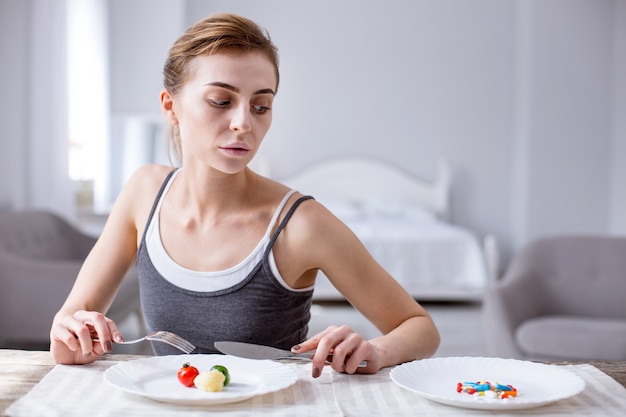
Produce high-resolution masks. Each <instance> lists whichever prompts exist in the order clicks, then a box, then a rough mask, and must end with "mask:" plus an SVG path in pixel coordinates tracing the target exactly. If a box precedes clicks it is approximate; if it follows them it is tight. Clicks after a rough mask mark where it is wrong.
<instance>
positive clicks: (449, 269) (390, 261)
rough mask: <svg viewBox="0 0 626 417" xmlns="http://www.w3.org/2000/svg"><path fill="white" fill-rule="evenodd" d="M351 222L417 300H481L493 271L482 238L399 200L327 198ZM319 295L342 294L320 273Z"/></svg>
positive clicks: (326, 203)
mask: <svg viewBox="0 0 626 417" xmlns="http://www.w3.org/2000/svg"><path fill="white" fill-rule="evenodd" d="M321 203H322V204H324V205H325V206H326V207H327V208H328V209H329V210H331V211H332V212H333V213H335V215H336V216H337V217H339V218H340V219H341V220H343V221H344V223H346V225H348V227H350V228H351V229H352V231H353V232H354V233H355V234H356V235H357V236H358V237H359V238H360V240H361V241H362V242H363V244H364V245H365V246H366V247H367V249H368V250H369V251H370V253H371V254H372V256H373V257H374V258H375V259H376V260H377V261H378V262H379V263H380V264H381V265H382V266H383V267H384V268H385V269H386V270H387V271H388V272H389V273H390V274H391V275H392V276H393V277H394V278H395V279H396V280H398V281H399V282H400V283H401V284H402V286H403V287H404V288H405V289H406V290H407V291H408V292H409V293H410V294H411V295H413V296H414V297H415V298H417V299H422V300H430V299H441V300H461V299H463V300H465V299H467V300H472V299H478V298H480V295H481V293H482V290H483V289H484V288H485V286H486V285H487V283H488V274H487V270H486V265H485V261H484V257H483V253H482V250H481V246H480V243H479V241H478V240H477V238H476V237H475V236H474V235H473V234H472V233H470V232H469V231H468V230H466V229H463V228H460V227H456V226H453V225H451V224H449V223H445V222H443V221H441V220H439V219H438V218H437V217H436V216H435V215H434V214H432V213H431V212H429V211H427V210H424V209H422V208H421V207H414V206H410V205H408V204H401V203H398V202H391V203H385V202H382V201H381V202H376V203H374V202H371V203H366V204H363V205H359V206H356V205H354V204H349V203H346V202H341V201H329V202H324V201H321ZM315 298H316V299H326V300H335V299H341V298H342V296H341V295H340V294H339V292H338V291H337V290H335V288H334V287H333V285H332V284H331V283H330V282H329V281H328V278H327V277H326V276H325V275H324V274H323V273H321V272H320V273H319V274H318V282H317V284H316V287H315Z"/></svg>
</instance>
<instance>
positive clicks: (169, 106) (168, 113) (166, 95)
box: [159, 88, 178, 126]
mask: <svg viewBox="0 0 626 417" xmlns="http://www.w3.org/2000/svg"><path fill="white" fill-rule="evenodd" d="M159 97H160V100H161V113H162V114H163V117H165V120H167V122H168V123H169V124H170V125H172V126H177V125H178V118H176V114H175V112H174V97H173V96H172V93H170V92H169V91H168V90H167V89H165V88H164V89H163V90H161V94H160V96H159Z"/></svg>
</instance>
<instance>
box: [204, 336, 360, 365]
mask: <svg viewBox="0 0 626 417" xmlns="http://www.w3.org/2000/svg"><path fill="white" fill-rule="evenodd" d="M214 346H215V349H217V350H219V351H220V352H222V353H225V354H227V355H233V356H238V357H240V358H248V359H301V360H309V361H310V360H311V356H313V353H315V352H304V353H293V352H292V351H290V350H285V349H278V348H275V347H272V346H264V345H257V344H254V343H244V342H228V341H219V342H215V343H214ZM326 361H327V362H330V361H332V354H330V355H328V357H327V358H326ZM365 366H367V361H361V363H359V367H360V368H362V367H365Z"/></svg>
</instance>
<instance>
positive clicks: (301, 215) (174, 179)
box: [50, 14, 439, 377]
mask: <svg viewBox="0 0 626 417" xmlns="http://www.w3.org/2000/svg"><path fill="white" fill-rule="evenodd" d="M278 82H279V72H278V56H277V51H276V48H275V47H274V45H273V44H272V42H271V40H270V39H269V36H268V35H267V34H266V33H265V32H264V31H263V30H262V29H260V28H259V27H258V26H257V25H256V24H255V23H253V22H251V21H250V20H248V19H246V18H243V17H240V16H236V15H232V14H218V15H213V16H210V17H208V18H206V19H204V20H202V21H200V22H198V23H197V24H195V25H193V26H192V27H190V28H189V29H188V30H187V31H186V32H185V33H184V34H183V35H182V37H181V38H180V39H178V40H177V41H176V42H175V43H174V45H173V46H172V48H171V49H170V51H169V56H168V59H167V61H166V63H165V68H164V88H163V90H162V92H161V95H160V100H161V110H162V113H163V115H164V117H165V119H166V121H167V122H168V123H169V124H170V125H171V126H172V130H173V132H172V138H173V149H174V150H175V151H176V154H177V157H178V158H179V161H180V163H181V164H180V165H181V167H180V168H179V169H175V170H173V169H172V168H171V167H167V166H161V165H149V166H145V167H143V168H140V169H139V170H138V171H137V172H136V173H135V174H134V175H133V176H132V178H131V179H130V180H129V182H128V184H127V185H126V186H125V187H124V189H123V190H122V192H121V193H120V195H119V197H118V199H117V201H116V203H115V205H114V207H113V209H112V211H111V214H110V216H109V219H108V221H107V223H106V225H105V227H104V230H103V232H102V235H101V236H100V238H99V239H98V242H97V243H96V245H95V246H94V248H93V249H92V251H91V253H90V254H89V256H88V257H87V259H86V260H85V262H84V264H83V267H82V268H81V271H80V273H79V274H78V277H77V279H76V283H75V285H74V287H73V289H72V291H71V293H70V294H69V296H68V298H67V300H66V302H65V303H64V305H63V306H62V308H61V309H60V311H59V312H58V313H57V314H56V316H55V319H54V322H53V325H52V329H51V346H50V350H51V352H52V355H53V357H54V359H55V361H57V362H58V363H65V364H81V363H90V362H93V361H95V360H96V359H97V358H98V357H99V356H101V355H103V354H104V353H105V352H109V351H111V347H112V343H114V342H116V341H118V342H119V341H121V340H123V337H122V335H121V333H120V331H119V329H118V328H117V326H116V324H115V323H114V322H113V321H112V320H110V319H109V318H107V317H106V316H105V315H104V312H106V310H107V309H108V307H109V305H110V303H111V301H112V300H113V298H114V296H115V293H116V291H117V289H118V288H119V285H120V283H121V280H122V279H123V277H124V274H125V272H126V271H127V270H128V269H129V267H130V266H131V265H132V263H133V262H134V261H135V259H137V265H138V270H139V279H140V285H141V293H142V307H143V309H144V314H145V318H146V322H147V324H148V326H149V327H150V329H151V330H170V331H173V332H174V333H177V334H179V335H180V336H182V337H184V338H186V339H188V340H189V341H191V342H192V343H193V344H194V345H196V346H198V348H199V350H198V351H199V352H201V353H213V352H215V350H214V347H213V342H214V341H216V340H238V341H247V342H253V343H258V344H267V345H272V346H276V347H280V348H287V349H292V350H293V351H297V352H306V351H312V350H315V354H314V356H313V362H312V375H313V377H318V376H319V375H320V373H321V369H322V367H323V366H324V365H325V360H326V358H327V356H328V354H329V353H331V352H332V353H333V356H332V363H331V366H332V368H333V369H334V370H336V371H340V372H347V373H354V372H362V373H375V372H377V371H378V370H379V369H380V368H382V367H386V366H391V365H396V364H398V363H402V362H406V361H410V360H413V359H416V358H424V357H428V356H431V355H433V354H434V352H435V351H436V349H437V347H438V345H439V334H438V332H437V329H436V327H435V325H434V323H433V321H432V319H431V318H430V316H429V315H428V313H427V312H426V311H425V310H424V309H423V308H422V307H421V306H420V305H419V304H418V303H417V302H416V301H415V300H413V299H412V298H411V297H410V296H409V294H408V293H407V292H406V291H404V289H403V288H402V287H401V286H400V285H399V284H398V283H397V282H396V281H395V280H394V279H393V278H392V277H391V276H390V275H389V274H388V273H387V272H386V271H385V270H383V269H382V268H381V267H380V265H378V264H377V263H376V261H375V260H374V259H373V258H372V257H371V255H370V254H369V253H368V252H367V250H366V249H365V247H364V246H363V245H362V243H361V242H360V241H359V240H358V238H357V237H356V236H355V235H354V234H353V233H352V232H351V231H350V229H349V228H347V227H346V226H345V225H344V224H343V223H341V222H340V221H339V220H338V219H337V218H336V217H335V216H334V215H333V214H332V213H330V212H329V211H328V210H327V209H326V208H325V207H324V206H322V205H321V204H319V203H317V202H316V201H315V200H314V199H312V198H310V197H308V196H303V195H302V194H300V193H299V192H296V191H294V190H290V189H289V188H287V187H286V186H284V185H282V184H279V183H277V182H275V181H272V180H270V179H268V178H264V177H262V176H260V175H258V174H256V173H254V172H252V171H251V170H250V169H249V168H248V167H247V165H248V163H249V162H250V161H251V160H252V158H253V157H254V155H255V154H256V153H257V151H258V149H259V147H260V145H261V142H262V141H263V138H264V137H265V134H266V133H267V131H268V129H269V127H270V124H271V121H272V103H273V100H274V96H275V95H276V91H277V88H278ZM319 270H323V271H324V272H325V274H326V275H327V276H328V277H329V278H330V280H331V281H332V283H333V284H334V285H335V286H336V287H337V289H338V290H339V291H340V292H341V293H342V294H343V295H344V296H345V297H346V299H347V300H349V301H350V302H351V303H352V304H353V305H354V306H355V307H356V308H357V309H358V310H359V311H360V312H361V313H362V314H363V315H365V316H366V317H367V318H368V319H369V320H370V321H371V322H372V323H374V324H375V325H376V326H377V328H378V329H379V330H380V331H381V332H382V336H380V337H377V338H374V339H372V340H364V339H363V338H362V337H361V336H360V335H359V334H357V333H355V332H354V331H352V329H350V328H349V327H348V326H331V327H329V328H327V329H325V330H324V331H322V332H321V333H319V334H317V335H315V336H313V337H311V338H310V339H308V340H307V339H306V335H307V331H308V321H309V318H310V312H309V310H310V306H311V298H312V293H313V285H314V283H315V277H316V274H317V271H319ZM96 338H97V339H98V341H97V342H95V341H94V340H93V339H96ZM153 348H154V350H155V352H156V353H157V354H169V353H176V352H173V351H171V350H169V349H170V348H169V346H167V345H165V344H158V343H155V344H154V345H153ZM363 360H366V361H367V366H366V367H358V364H359V362H361V361H363Z"/></svg>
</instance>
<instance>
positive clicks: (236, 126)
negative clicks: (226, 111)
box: [230, 105, 252, 133]
mask: <svg viewBox="0 0 626 417" xmlns="http://www.w3.org/2000/svg"><path fill="white" fill-rule="evenodd" d="M230 129H231V130H232V131H233V132H236V133H245V132H249V131H250V130H251V129H252V120H251V114H250V106H248V105H241V106H237V107H235V108H234V109H233V113H232V118H231V119H230Z"/></svg>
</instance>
